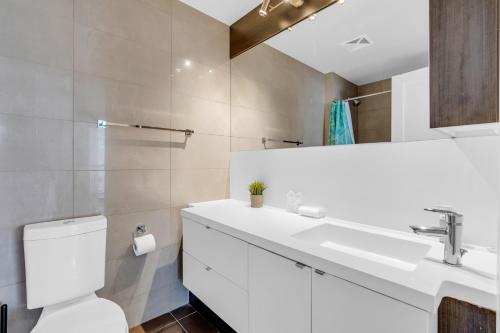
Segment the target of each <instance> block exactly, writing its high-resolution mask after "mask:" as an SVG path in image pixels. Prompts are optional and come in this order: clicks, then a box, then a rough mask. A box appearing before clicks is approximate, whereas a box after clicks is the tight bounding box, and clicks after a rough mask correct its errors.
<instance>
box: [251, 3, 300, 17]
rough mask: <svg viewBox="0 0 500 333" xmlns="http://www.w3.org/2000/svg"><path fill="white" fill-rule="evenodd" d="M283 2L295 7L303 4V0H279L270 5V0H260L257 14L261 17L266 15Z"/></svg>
mask: <svg viewBox="0 0 500 333" xmlns="http://www.w3.org/2000/svg"><path fill="white" fill-rule="evenodd" d="M284 3H286V4H289V5H292V6H294V7H295V8H299V7H302V5H303V4H304V0H281V1H280V2H278V3H277V4H276V5H271V0H264V1H262V6H260V10H259V15H260V16H262V17H266V16H267V14H269V13H270V12H272V11H273V10H275V9H276V8H278V7H279V6H281V5H282V4H284Z"/></svg>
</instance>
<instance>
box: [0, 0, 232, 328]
mask: <svg viewBox="0 0 500 333" xmlns="http://www.w3.org/2000/svg"><path fill="white" fill-rule="evenodd" d="M42 3H43V4H42ZM228 54H229V28H228V27H227V26H225V25H223V24H221V23H219V22H217V21H215V20H213V19H211V18H209V17H207V16H205V15H203V14H201V13H198V12H196V11H195V10H193V9H191V8H190V7H187V6H186V5H183V4H181V3H180V2H178V1H176V0H43V1H40V2H38V1H29V0H5V1H2V2H0V154H1V156H4V157H5V158H2V159H0V198H2V200H0V221H1V222H0V261H1V262H2V267H3V268H4V269H2V270H0V302H6V303H8V304H9V306H10V310H9V312H10V320H9V332H11V333H25V332H28V331H29V330H30V329H31V328H32V327H33V326H34V324H35V322H36V320H37V319H38V316H39V313H40V311H39V310H36V311H27V310H26V303H25V302H26V300H25V284H24V281H25V277H24V261H23V251H22V227H23V225H25V224H28V223H33V222H39V221H47V220H52V219H60V218H69V217H73V216H87V215H93V214H105V215H106V216H107V217H108V240H107V255H106V261H107V263H106V285H105V287H104V288H103V289H102V290H100V291H99V292H98V294H99V295H100V296H102V297H107V298H109V299H111V300H113V301H115V302H117V303H118V304H119V305H120V306H121V307H122V308H123V309H124V311H125V313H126V316H127V320H128V321H129V324H130V326H135V325H137V324H139V323H141V322H144V321H146V320H148V319H151V318H153V317H156V316H158V315H160V314H163V313H165V312H167V311H170V310H172V309H174V308H176V307H178V306H180V305H183V304H185V303H186V302H187V290H186V289H185V288H184V287H183V286H182V283H181V280H180V260H179V258H180V257H179V254H180V247H181V237H182V227H181V219H180V209H181V208H183V207H186V205H187V204H188V203H189V202H194V201H201V200H212V199H220V198H225V197H227V195H228V168H229V153H230V150H231V138H230V131H231V128H230V122H231V117H230V113H231V108H230V78H231V77H230V61H229V56H228ZM98 119H105V120H108V121H111V122H123V123H143V124H149V125H156V126H166V127H170V126H172V127H179V128H191V129H193V130H195V131H196V133H195V135H193V136H192V137H191V138H189V139H188V140H186V139H185V137H184V135H183V134H176V133H174V134H171V133H169V132H159V131H146V130H139V129H124V128H109V129H106V130H102V129H98V128H97V127H96V121H97V120H98ZM138 224H146V226H147V227H148V229H149V231H151V232H152V233H153V234H154V235H155V237H156V240H157V250H156V251H155V252H153V253H151V254H149V255H147V256H142V257H135V256H134V255H133V253H132V250H131V234H132V232H133V230H134V228H135V226H136V225H138Z"/></svg>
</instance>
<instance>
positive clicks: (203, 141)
mask: <svg viewBox="0 0 500 333" xmlns="http://www.w3.org/2000/svg"><path fill="white" fill-rule="evenodd" d="M172 137H173V138H174V141H175V139H177V140H178V141H181V140H182V138H183V137H184V134H182V133H175V134H173V135H172ZM230 144H231V143H230V138H229V137H227V136H219V135H206V134H198V133H195V134H194V135H192V136H191V137H189V138H188V139H187V140H186V144H185V146H182V147H175V146H174V147H172V169H228V168H229V157H230V156H229V152H230Z"/></svg>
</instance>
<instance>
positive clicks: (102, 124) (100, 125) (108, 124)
mask: <svg viewBox="0 0 500 333" xmlns="http://www.w3.org/2000/svg"><path fill="white" fill-rule="evenodd" d="M97 127H98V128H107V127H134V128H144V129H152V130H159V131H171V132H182V133H184V134H186V136H191V135H192V134H194V131H193V130H190V129H176V128H167V127H156V126H146V125H131V124H120V123H112V122H109V121H105V120H98V121H97Z"/></svg>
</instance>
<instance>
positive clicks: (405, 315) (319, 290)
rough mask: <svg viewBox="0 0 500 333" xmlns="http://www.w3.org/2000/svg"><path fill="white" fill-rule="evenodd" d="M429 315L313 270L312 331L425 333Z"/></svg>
mask: <svg viewBox="0 0 500 333" xmlns="http://www.w3.org/2000/svg"><path fill="white" fill-rule="evenodd" d="M429 320H430V315H429V314H428V313H427V312H425V311H423V310H420V309H417V308H415V307H412V306H410V305H408V304H405V303H402V302H399V301H397V300H395V299H392V298H389V297H387V296H384V295H381V294H379V293H376V292H374V291H371V290H369V289H366V288H363V287H360V286H358V285H355V284H352V283H350V282H347V281H344V280H342V279H339V278H336V277H334V276H331V275H328V274H323V275H320V274H318V273H313V277H312V332H313V333H361V332H370V333H403V332H404V333H426V332H429Z"/></svg>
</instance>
